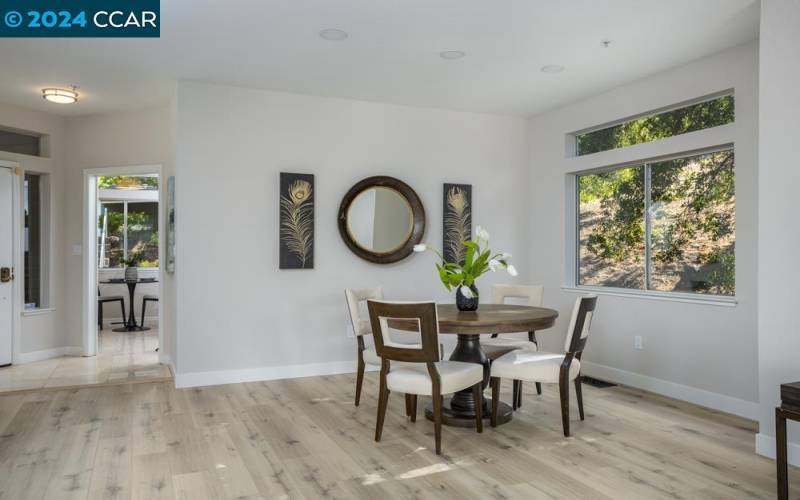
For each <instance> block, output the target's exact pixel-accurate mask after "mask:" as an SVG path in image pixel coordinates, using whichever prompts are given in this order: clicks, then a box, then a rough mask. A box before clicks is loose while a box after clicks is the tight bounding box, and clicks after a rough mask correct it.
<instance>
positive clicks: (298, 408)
mask: <svg viewBox="0 0 800 500" xmlns="http://www.w3.org/2000/svg"><path fill="white" fill-rule="evenodd" d="M126 342H127V343H128V344H130V339H122V338H120V339H117V341H116V343H115V344H114V345H116V346H117V347H118V348H119V349H123V348H125V346H126ZM128 347H129V345H128ZM353 382H354V380H353V376H352V375H338V376H325V377H310V378H302V379H294V380H278V381H270V382H255V383H247V384H233V385H226V386H216V387H203V388H194V389H182V390H178V389H175V388H174V387H173V386H172V384H171V382H148V383H141V384H126V385H116V386H97V387H82V388H67V389H52V390H40V391H33V392H22V393H11V394H6V395H0V500H6V499H13V500H26V499H42V498H44V499H56V498H57V499H70V500H72V499H96V498H98V499H99V498H102V499H137V500H138V499H191V500H202V499H233V498H237V499H260V498H266V499H316V498H333V499H336V498H343V499H355V498H370V499H372V498H414V499H448V498H458V499H471V498H480V499H485V498H489V499H492V498H494V499H516V498H525V499H529V498H547V499H552V498H557V499H571V498H574V499H585V498H592V499H600V500H605V499H628V498H630V499H637V500H638V499H644V498H647V499H650V498H654V499H660V498H667V499H672V500H675V499H704V498H708V499H739V498H741V499H744V498H747V499H752V498H774V494H775V484H774V482H775V471H774V463H773V462H772V461H770V460H767V459H765V458H763V457H759V456H757V455H755V454H754V451H753V442H754V434H755V432H756V427H755V423H754V422H750V421H747V420H744V419H741V418H738V417H734V416H730V415H725V414H721V413H719V412H714V411H710V410H707V409H704V408H700V407H697V406H694V405H691V404H688V403H683V402H679V401H675V400H671V399H669V398H663V397H660V396H656V395H653V394H648V393H645V392H642V391H637V390H634V389H630V388H625V387H612V388H607V389H598V388H595V387H590V386H585V388H584V398H585V403H586V414H587V415H586V420H585V421H583V422H581V421H579V420H578V418H577V408H576V407H575V403H574V401H573V402H572V406H571V409H572V412H573V414H572V419H571V424H572V431H573V436H572V437H570V438H565V437H564V436H563V435H562V432H561V419H560V410H559V408H560V407H559V401H558V391H557V389H556V388H555V387H549V386H546V387H545V388H544V391H543V394H542V395H536V394H534V393H533V391H532V389H533V387H532V386H531V387H526V388H525V389H526V391H525V396H524V403H523V406H522V408H521V409H520V410H519V411H518V412H516V413H515V415H514V420H513V421H512V422H510V423H508V424H506V425H503V426H501V427H498V428H496V429H492V428H491V427H488V426H487V427H486V428H485V429H484V432H483V434H477V433H476V432H475V431H474V429H469V428H463V429H462V428H451V427H445V428H444V430H443V439H442V446H443V454H442V455H441V456H437V455H435V454H434V453H433V452H432V448H433V425H432V423H431V422H429V421H428V420H426V419H425V418H424V414H423V408H424V406H425V404H426V403H427V401H426V400H425V399H424V398H423V399H422V400H420V402H419V406H418V416H417V421H416V422H411V421H410V420H408V419H407V418H406V416H405V414H404V408H405V405H404V401H403V396H402V395H401V394H391V395H390V401H389V409H388V413H387V416H386V423H385V426H384V435H383V439H382V441H381V442H380V443H376V442H375V441H374V439H373V435H374V425H375V414H376V404H377V398H376V395H377V376H376V374H374V373H369V374H367V376H366V379H365V382H364V390H363V393H362V404H361V406H360V407H358V408H356V407H354V406H353V403H352V397H353ZM510 390H511V386H510V384H506V383H504V384H503V386H502V397H503V399H504V400H505V401H507V400H508V399H510ZM798 472H799V471H797V470H794V469H793V470H792V473H791V481H792V483H791V487H792V492H793V494H795V495H797V492H799V491H800V473H798Z"/></svg>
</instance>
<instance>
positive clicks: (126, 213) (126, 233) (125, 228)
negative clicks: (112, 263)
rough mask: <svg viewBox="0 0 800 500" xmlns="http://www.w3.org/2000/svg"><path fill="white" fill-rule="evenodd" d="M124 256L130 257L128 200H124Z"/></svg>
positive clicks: (125, 257)
mask: <svg viewBox="0 0 800 500" xmlns="http://www.w3.org/2000/svg"><path fill="white" fill-rule="evenodd" d="M122 258H124V259H126V260H127V259H128V202H127V201H124V202H122Z"/></svg>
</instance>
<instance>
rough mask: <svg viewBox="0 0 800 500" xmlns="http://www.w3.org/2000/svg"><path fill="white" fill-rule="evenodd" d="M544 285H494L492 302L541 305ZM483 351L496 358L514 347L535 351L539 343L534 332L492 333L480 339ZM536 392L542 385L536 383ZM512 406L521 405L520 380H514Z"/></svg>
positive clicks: (538, 392)
mask: <svg viewBox="0 0 800 500" xmlns="http://www.w3.org/2000/svg"><path fill="white" fill-rule="evenodd" d="M543 296H544V287H542V286H538V285H494V286H493V287H492V304H505V303H507V301H508V300H509V299H517V300H518V301H520V302H521V304H520V305H526V306H531V307H541V306H542V297H543ZM481 347H482V348H483V352H484V353H486V356H487V357H488V358H489V359H496V358H499V357H500V356H502V355H503V354H505V353H507V352H509V351H513V350H515V349H529V350H531V351H536V350H538V348H539V344H538V342H537V341H536V332H534V331H530V332H519V333H503V334H499V335H498V334H496V333H495V334H493V335H492V336H491V338H488V339H485V340H481ZM536 393H537V394H541V393H542V385H541V384H539V383H537V384H536ZM513 394H514V396H513V401H512V404H511V406H512V408H513V409H515V410H516V409H517V408H519V407H520V406H522V382H521V381H519V380H515V381H514V391H513Z"/></svg>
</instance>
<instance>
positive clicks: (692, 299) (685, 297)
mask: <svg viewBox="0 0 800 500" xmlns="http://www.w3.org/2000/svg"><path fill="white" fill-rule="evenodd" d="M561 290H562V291H564V292H569V293H593V294H596V295H610V296H612V297H630V298H634V299H644V300H658V301H664V302H684V303H687V304H702V305H706V306H719V307H736V306H737V305H738V303H739V301H738V300H736V297H723V296H719V295H704V296H698V295H696V294H689V293H678V292H656V291H653V290H625V289H622V288H606V287H597V286H562V287H561Z"/></svg>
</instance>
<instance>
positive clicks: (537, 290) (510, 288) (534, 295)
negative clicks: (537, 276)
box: [492, 285, 544, 307]
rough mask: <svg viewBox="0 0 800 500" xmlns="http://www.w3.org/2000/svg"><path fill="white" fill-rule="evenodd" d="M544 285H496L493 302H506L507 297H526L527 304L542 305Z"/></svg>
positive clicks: (493, 290) (493, 291)
mask: <svg viewBox="0 0 800 500" xmlns="http://www.w3.org/2000/svg"><path fill="white" fill-rule="evenodd" d="M543 294H544V287H542V286H538V285H494V286H493V287H492V303H493V304H505V303H506V300H507V299H524V300H525V305H526V306H532V307H541V305H542V295H543Z"/></svg>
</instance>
